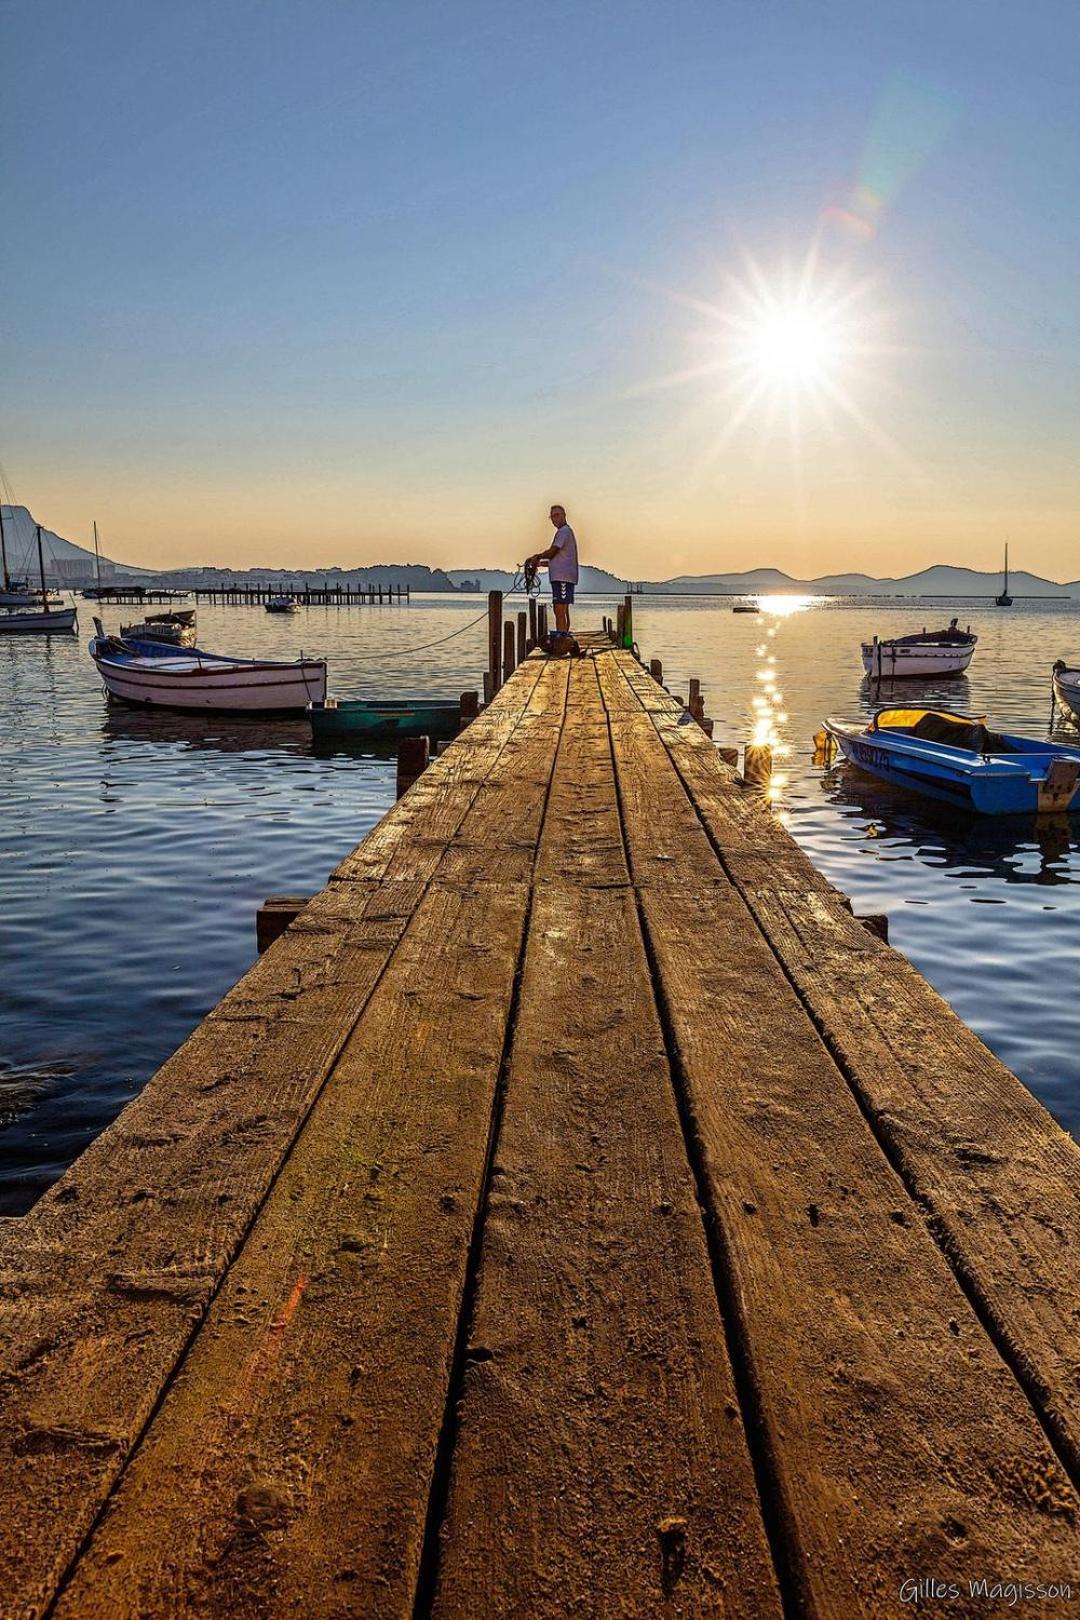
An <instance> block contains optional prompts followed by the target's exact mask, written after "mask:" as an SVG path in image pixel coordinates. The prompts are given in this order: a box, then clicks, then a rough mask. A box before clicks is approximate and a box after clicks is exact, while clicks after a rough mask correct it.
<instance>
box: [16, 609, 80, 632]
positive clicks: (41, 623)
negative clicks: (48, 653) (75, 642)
mask: <svg viewBox="0 0 1080 1620" xmlns="http://www.w3.org/2000/svg"><path fill="white" fill-rule="evenodd" d="M77 624H78V610H77V609H76V608H53V609H52V611H51V612H49V613H0V636H57V635H61V636H62V635H71V633H72V632H73V631H74V630H75V629H76V627H77Z"/></svg>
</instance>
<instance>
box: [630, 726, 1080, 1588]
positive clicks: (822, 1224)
mask: <svg viewBox="0 0 1080 1620" xmlns="http://www.w3.org/2000/svg"><path fill="white" fill-rule="evenodd" d="M642 722H643V723H648V721H647V719H646V717H645V716H644V714H643V716H642ZM613 737H614V741H615V755H616V768H617V770H619V771H621V769H622V765H623V757H624V753H625V751H626V750H627V748H628V747H632V743H631V742H630V741H629V739H628V735H627V728H626V727H621V728H617V727H614V726H613ZM625 810H626V803H625V801H624V812H625ZM628 841H630V840H629V839H628ZM640 896H641V904H642V909H643V913H644V916H645V919H646V924H647V930H648V935H649V942H650V948H651V952H652V956H653V960H654V962H655V965H656V969H657V971H658V973H659V976H660V983H661V986H662V991H663V998H664V1004H665V1007H666V1009H667V1015H668V1017H669V1019H670V1025H671V1033H672V1037H673V1040H674V1042H675V1046H676V1049H677V1051H678V1054H679V1059H680V1068H681V1075H680V1079H681V1083H682V1084H683V1086H684V1087H685V1096H686V1101H687V1106H688V1110H689V1113H690V1116H691V1118H692V1121H693V1128H694V1131H695V1133H696V1142H697V1151H698V1154H699V1157H700V1166H701V1173H702V1176H703V1180H704V1185H705V1188H706V1190H707V1196H708V1200H709V1204H710V1208H711V1211H712V1214H713V1217H714V1219H715V1221H716V1223H717V1228H718V1231H719V1233H720V1235H721V1246H722V1252H723V1254H724V1256H725V1263H726V1266H727V1268H728V1289H727V1294H726V1298H727V1299H728V1300H729V1302H730V1306H731V1308H732V1309H733V1310H734V1311H735V1313H736V1323H737V1335H738V1343H739V1346H740V1355H741V1357H742V1360H743V1365H744V1368H745V1373H746V1377H747V1379H748V1382H749V1385H750V1387H751V1388H752V1389H753V1391H754V1393H755V1404H756V1416H757V1419H758V1422H759V1424H760V1431H761V1440H762V1444H763V1447H764V1452H765V1455H766V1457H767V1459H768V1468H769V1473H770V1477H771V1480H772V1482H773V1485H774V1489H775V1491H776V1502H777V1508H778V1511H779V1515H780V1519H781V1522H782V1524H783V1526H784V1539H785V1547H786V1550H787V1571H788V1578H789V1580H790V1583H791V1588H792V1590H793V1592H794V1593H795V1594H796V1597H797V1601H798V1602H799V1603H800V1604H802V1605H803V1606H804V1607H805V1608H806V1610H807V1612H812V1613H815V1614H819V1615H835V1616H838V1617H839V1616H844V1617H848V1616H853V1615H879V1614H881V1613H888V1612H892V1609H893V1608H894V1607H895V1606H896V1603H897V1593H898V1591H899V1586H900V1582H901V1581H902V1580H903V1579H904V1578H906V1577H909V1576H910V1575H911V1572H912V1571H913V1570H921V1569H928V1568H933V1569H934V1570H935V1572H937V1573H938V1575H939V1576H940V1578H941V1579H943V1580H950V1579H952V1580H958V1581H960V1582H964V1581H966V1579H967V1577H968V1576H969V1575H970V1574H971V1572H972V1571H973V1570H975V1569H982V1568H991V1567H994V1568H997V1567H1001V1566H1002V1565H1007V1566H1008V1567H1010V1568H1012V1569H1014V1570H1016V1571H1017V1572H1018V1574H1019V1573H1020V1572H1021V1571H1022V1572H1023V1574H1022V1577H1021V1578H1028V1579H1040V1578H1041V1579H1044V1580H1046V1579H1053V1578H1055V1577H1056V1578H1060V1572H1061V1570H1062V1569H1063V1568H1065V1567H1066V1566H1067V1565H1068V1563H1069V1561H1070V1559H1071V1558H1072V1557H1073V1555H1074V1553H1075V1548H1076V1514H1077V1509H1078V1507H1080V1503H1078V1501H1077V1497H1076V1493H1075V1491H1074V1490H1073V1487H1072V1486H1071V1484H1070V1482H1069V1480H1068V1478H1067V1476H1066V1475H1065V1473H1064V1471H1063V1469H1062V1468H1061V1466H1060V1464H1059V1463H1058V1460H1057V1458H1056V1457H1055V1456H1054V1454H1053V1452H1052V1451H1051V1449H1050V1447H1049V1446H1048V1444H1047V1442H1046V1438H1045V1435H1044V1434H1043V1431H1042V1429H1041V1428H1040V1426H1039V1423H1038V1422H1037V1420H1036V1418H1035V1416H1034V1414H1033V1413H1032V1411H1031V1408H1030V1406H1029V1404H1028V1401H1027V1399H1026V1398H1025V1396H1024V1394H1023V1392H1022V1391H1021V1389H1020V1387H1019V1385H1018V1384H1017V1382H1016V1380H1015V1378H1014V1377H1013V1375H1012V1373H1011V1372H1010V1370H1009V1369H1008V1368H1007V1367H1006V1366H1005V1365H1004V1363H1003V1362H1002V1361H1001V1360H1000V1358H999V1357H998V1355H997V1353H996V1350H995V1348H994V1346H993V1344H992V1343H991V1341H990V1340H989V1338H988V1337H987V1335H986V1333H985V1332H984V1330H983V1328H982V1325H981V1323H980V1322H979V1319H978V1317H977V1316H976V1315H975V1313H974V1312H973V1311H972V1310H971V1308H970V1306H969V1305H968V1302H967V1300H966V1298H965V1296H964V1294H963V1292H962V1291H961V1289H960V1287H959V1285H958V1284H957V1281H956V1279H955V1277H954V1275H953V1273H952V1272H951V1270H950V1269H949V1267H948V1264H947V1262H946V1260H945V1257H944V1256H943V1254H942V1252H941V1250H940V1249H939V1248H938V1246H937V1245H936V1244H935V1243H934V1241H933V1240H932V1238H931V1236H930V1234H929V1232H928V1231H927V1229H926V1227H925V1225H924V1223H923V1221H922V1220H921V1218H920V1211H919V1209H918V1206H917V1205H915V1204H914V1203H913V1202H912V1200H911V1199H910V1197H909V1196H908V1195H907V1192H906V1190H905V1188H904V1186H903V1184H902V1182H901V1181H900V1179H899V1177H897V1176H896V1175H895V1173H894V1172H893V1170H892V1168H891V1167H890V1165H889V1163H888V1161H887V1160H886V1158H885V1156H884V1155H883V1153H882V1152H881V1149H880V1147H879V1145H878V1143H877V1142H876V1140H875V1139H874V1137H873V1135H872V1133H871V1131H870V1130H869V1128H868V1126H867V1123H866V1121H865V1119H864V1117H863V1115H862V1113H861V1112H860V1110H859V1107H858V1105H857V1103H856V1101H855V1098H854V1097H853V1095H852V1092H851V1090H850V1088H849V1087H848V1085H847V1083H846V1081H845V1080H844V1078H843V1076H842V1075H841V1074H840V1073H839V1071H838V1070H837V1068H836V1066H835V1064H834V1062H833V1061H832V1059H831V1058H830V1056H829V1055H828V1053H827V1052H826V1051H825V1049H824V1047H823V1046H822V1044H821V1042H820V1040H819V1039H818V1037H817V1034H816V1032H815V1031H814V1029H813V1026H812V1025H811V1023H810V1022H809V1020H808V1019H807V1017H806V1014H805V1010H804V1009H803V1007H802V1005H801V1003H800V1002H799V1001H798V999H797V998H796V996H795V995H794V993H793V991H792V989H791V987H790V985H789V984H788V982H787V980H786V978H785V976H784V974H783V972H782V970H781V968H780V966H779V963H778V962H777V960H776V958H775V956H774V955H773V953H772V951H771V949H770V948H769V945H768V943H767V941H766V940H765V938H764V937H763V935H761V934H760V933H759V931H758V930H757V928H756V927H754V926H753V924H752V922H751V919H750V916H749V914H748V912H747V909H746V906H745V903H744V902H743V901H742V899H741V897H738V896H736V895H735V894H733V893H728V894H727V895H726V896H725V895H724V894H723V892H722V891H717V890H715V889H714V890H713V891H711V892H709V891H705V890H703V889H701V888H699V887H697V886H690V887H687V886H680V885H677V884H669V885H660V884H650V885H645V886H643V887H642V888H641V890H640ZM946 1459H947V1462H946V1461H945V1460H946ZM960 1612H963V1610H961V1611H960Z"/></svg>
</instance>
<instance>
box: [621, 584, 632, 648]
mask: <svg viewBox="0 0 1080 1620" xmlns="http://www.w3.org/2000/svg"><path fill="white" fill-rule="evenodd" d="M622 644H623V646H624V647H626V648H628V649H632V648H633V645H634V599H633V597H632V596H624V597H623V642H622Z"/></svg>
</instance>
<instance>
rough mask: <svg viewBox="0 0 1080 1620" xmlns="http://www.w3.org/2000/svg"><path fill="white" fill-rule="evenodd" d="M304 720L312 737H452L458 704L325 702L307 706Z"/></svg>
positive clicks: (435, 701)
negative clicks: (306, 721) (307, 717)
mask: <svg viewBox="0 0 1080 1620" xmlns="http://www.w3.org/2000/svg"><path fill="white" fill-rule="evenodd" d="M308 716H309V718H310V720H311V731H312V735H313V736H315V737H356V738H361V737H364V738H368V739H369V740H370V741H372V742H378V741H380V740H383V741H385V740H387V739H389V740H391V741H394V740H396V739H397V738H399V737H431V738H432V739H433V740H434V739H436V738H444V737H456V736H457V734H458V732H459V731H460V729H461V704H460V703H458V702H455V703H446V702H442V701H440V700H438V699H435V698H402V699H399V700H396V701H395V700H393V699H390V698H338V699H334V698H328V699H327V701H326V702H325V703H311V704H309V705H308Z"/></svg>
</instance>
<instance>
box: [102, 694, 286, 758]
mask: <svg viewBox="0 0 1080 1620" xmlns="http://www.w3.org/2000/svg"><path fill="white" fill-rule="evenodd" d="M101 734H102V736H103V737H105V738H108V739H110V740H115V741H118V742H127V743H144V744H147V745H149V746H154V745H159V746H162V747H167V746H169V745H174V744H180V745H182V746H183V747H184V748H191V749H199V750H205V749H209V750H211V751H212V752H215V753H219V754H266V755H274V754H308V755H310V753H311V728H310V727H309V725H308V723H307V718H306V716H305V717H302V718H300V719H298V720H285V719H282V720H266V719H263V718H262V717H261V716H259V715H257V714H254V715H251V716H250V717H247V716H245V715H224V714H213V713H205V714H203V713H199V714H184V713H182V712H181V711H179V710H172V709H149V708H147V709H136V708H129V707H126V706H121V705H119V704H112V705H110V707H109V709H108V710H107V712H106V714H105V715H104V716H103V718H102V722H101Z"/></svg>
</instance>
